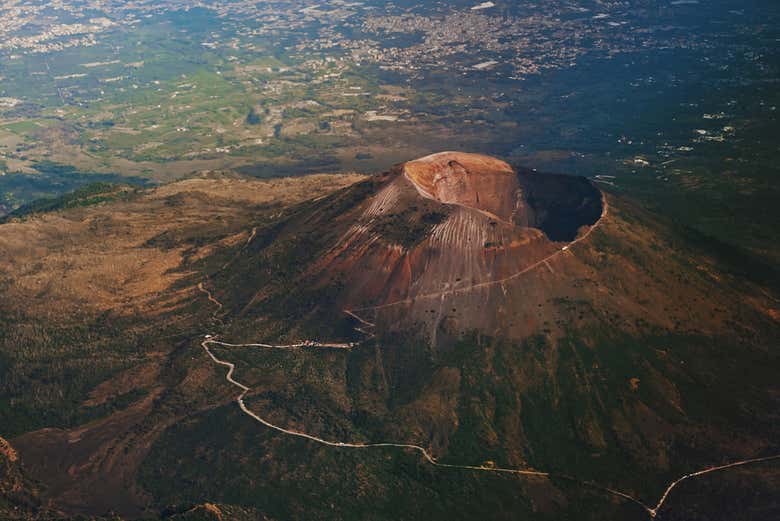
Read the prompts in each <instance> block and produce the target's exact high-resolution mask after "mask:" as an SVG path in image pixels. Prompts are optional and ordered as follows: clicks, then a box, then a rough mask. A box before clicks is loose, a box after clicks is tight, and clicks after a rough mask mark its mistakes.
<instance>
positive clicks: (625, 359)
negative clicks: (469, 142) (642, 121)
mask: <svg viewBox="0 0 780 521" xmlns="http://www.w3.org/2000/svg"><path fill="white" fill-rule="evenodd" d="M63 230H67V231H68V233H67V235H65V234H63ZM63 237H67V239H63ZM39 238H41V239H40V240H39ZM44 239H45V240H44ZM55 239H56V240H59V241H65V240H67V241H68V242H67V244H68V245H72V247H70V246H69V248H67V249H66V250H64V253H63V251H61V250H63V248H60V249H54V251H53V252H52V253H51V254H49V253H47V252H48V250H47V247H51V246H47V245H48V244H49V243H50V242H51V241H53V240H55ZM0 246H2V247H3V248H5V249H6V250H7V252H8V255H5V256H4V257H3V258H7V259H13V261H12V262H10V261H9V262H8V263H7V265H6V266H5V268H4V270H5V271H7V272H9V273H13V274H15V275H14V276H13V280H17V281H20V282H17V283H14V284H12V283H10V282H6V284H8V288H10V289H9V290H8V292H9V295H11V296H13V298H8V299H5V300H4V301H3V302H2V306H3V307H2V308H0V309H2V310H3V314H2V315H0V324H2V325H3V328H5V329H4V330H6V329H7V331H8V333H3V334H0V341H2V342H4V343H3V344H0V345H2V346H3V351H2V352H1V353H2V354H3V356H8V360H11V363H13V364H14V365H13V367H14V371H15V372H16V373H18V374H22V375H26V376H25V378H27V379H28V380H29V381H30V382H32V384H29V385H28V384H27V383H26V382H27V381H28V380H25V379H23V378H21V377H20V378H16V379H13V380H9V382H10V383H9V384H8V385H9V386H15V387H9V389H12V392H14V393H20V394H18V395H17V394H14V395H13V399H12V400H9V401H8V402H7V403H9V404H11V407H9V411H10V412H5V410H4V409H0V414H4V415H6V416H2V418H10V419H11V421H7V423H8V424H10V425H22V426H24V427H16V430H15V431H14V432H12V433H10V434H8V436H7V437H8V438H9V442H10V445H9V446H13V447H14V451H15V452H14V458H17V455H18V461H16V460H15V461H13V462H12V463H13V466H12V467H10V466H9V468H11V469H12V470H13V472H12V473H10V474H9V476H16V475H17V474H16V469H17V468H19V469H22V470H24V471H25V472H29V473H30V474H31V475H32V478H34V479H35V480H37V481H36V483H38V482H40V483H41V487H40V488H39V489H38V488H36V494H37V495H36V497H35V498H34V499H35V501H32V502H31V503H30V504H37V503H40V504H45V505H49V506H50V507H51V508H52V509H53V510H56V511H57V512H65V514H68V515H75V514H85V515H89V516H97V515H102V514H103V513H105V512H106V511H108V510H109V509H114V511H117V510H118V511H119V512H120V513H122V514H124V515H126V516H127V517H129V518H141V517H142V518H149V519H156V518H159V517H165V518H176V519H178V518H182V519H189V518H191V517H188V516H193V515H195V513H204V515H205V513H208V512H212V513H213V512H217V511H218V512H222V513H224V514H225V516H234V518H236V519H263V518H267V519H378V520H380V519H381V520H384V519H387V520H390V519H419V518H421V517H426V518H431V519H448V520H449V519H464V520H466V519H475V518H479V517H484V516H485V515H486V513H489V517H491V518H493V519H507V520H509V519H517V518H518V517H523V518H529V519H592V520H597V519H598V520H600V519H625V520H633V519H646V518H647V516H648V515H654V516H656V517H658V518H660V519H687V520H691V519H702V520H703V519H722V518H724V516H726V517H730V518H733V519H749V518H751V516H752V518H753V519H762V518H767V519H769V518H776V517H777V515H776V514H778V513H780V505H779V504H778V502H777V497H778V495H777V492H778V487H777V483H778V481H777V478H778V472H780V471H778V469H777V464H776V460H772V459H766V458H770V457H774V455H777V454H780V445H778V440H780V427H779V426H780V421H778V420H780V418H778V414H777V411H778V410H780V398H779V397H780V387H779V386H778V380H777V377H776V371H775V368H776V367H778V355H777V349H776V348H777V346H776V339H777V338H778V336H779V335H780V324H778V317H780V311H778V309H777V304H776V302H777V301H776V300H775V295H773V294H772V289H771V287H769V286H768V285H765V284H764V282H763V279H762V278H761V276H760V274H761V273H766V272H767V271H766V270H767V269H768V268H767V269H764V268H762V270H763V271H762V270H758V269H757V270H755V271H753V272H752V273H748V272H746V271H745V270H744V263H743V260H744V257H739V255H736V254H735V253H734V252H733V251H731V250H729V249H728V248H726V247H724V246H723V245H722V244H720V243H717V242H714V241H712V240H710V239H707V238H706V237H702V236H700V235H698V234H696V233H695V232H692V231H690V230H686V229H683V228H680V227H678V226H677V225H676V224H675V223H672V222H669V221H668V220H667V219H665V218H664V216H662V215H656V214H653V213H650V212H648V211H646V210H644V209H643V208H642V207H641V206H639V205H638V204H636V203H634V202H633V201H631V200H630V199H627V198H625V197H623V196H621V195H619V194H616V193H612V192H609V191H606V190H604V191H602V190H600V189H599V188H597V187H596V186H595V185H594V184H593V183H592V182H591V181H590V180H588V179H585V178H582V177H577V176H569V175H556V174H547V173H540V172H536V171H534V170H531V169H526V168H520V167H514V166H512V165H509V164H508V163H506V162H504V161H502V160H500V159H496V158H492V157H487V156H484V155H478V154H468V153H462V152H443V153H439V154H434V155H431V156H427V157H424V158H421V159H417V160H413V161H410V162H407V163H403V164H399V165H397V166H395V167H394V168H392V169H390V170H389V171H387V172H384V173H381V174H377V175H373V176H351V177H350V176H341V177H330V176H315V177H313V178H302V179H292V180H290V179H286V180H276V181H251V180H247V179H240V178H234V177H227V178H226V177H220V176H216V177H214V178H203V179H193V180H187V181H182V182H180V183H174V184H172V185H168V186H163V187H159V188H155V189H150V190H145V191H143V192H139V193H137V194H134V195H133V196H132V197H128V198H126V199H122V200H117V201H115V202H111V203H107V204H103V205H98V206H84V207H83V208H72V209H69V210H64V211H62V212H61V213H58V214H54V215H51V216H49V215H45V216H40V217H34V218H30V220H29V221H25V222H14V223H10V224H7V225H2V227H0ZM85 252H88V253H85ZM101 257H104V258H106V259H110V262H104V263H99V264H96V263H95V262H94V259H95V258H101ZM40 259H46V260H47V262H41V261H40ZM735 259H736V262H735ZM57 263H61V264H62V266H67V272H68V276H67V277H62V276H60V273H59V272H57V271H56V270H55V271H53V272H48V271H41V270H44V268H46V267H47V266H48V265H49V264H52V265H54V266H58V265H60V264H57ZM116 266H120V267H123V268H122V269H116V268H115V267H116ZM139 266H142V267H143V268H140V267H139ZM751 266H759V267H760V266H762V265H761V264H760V263H753V264H751ZM101 270H102V271H101ZM769 271H771V269H770V270H769ZM3 280H5V279H3ZM41 281H46V282H47V283H46V284H41ZM72 309H78V310H79V314H78V316H77V317H75V318H74V317H73V314H72V313H70V312H67V313H66V310H72ZM5 317H9V318H5ZM41 317H43V318H41ZM41 338H43V339H44V340H40V339H41ZM204 339H205V340H204ZM41 342H44V343H45V345H47V346H53V347H52V352H53V353H54V354H53V355H49V354H47V352H46V351H45V350H36V349H30V348H29V347H28V346H30V345H38V344H39V343H41ZM20 346H21V347H20ZM114 352H117V353H118V354H117V356H108V354H109V353H114ZM5 353H10V354H9V355H6V354H5ZM16 353H19V354H18V355H17V354H16ZM120 355H121V356H120ZM47 357H48V358H47ZM4 360H6V359H5V358H0V362H3V363H5V362H4ZM71 361H72V362H71ZM87 364H91V365H90V367H92V366H96V367H98V368H99V370H90V371H84V370H82V368H83V367H85V366H86V365H87ZM3 367H4V366H2V365H0V373H2V371H4V370H5V369H3ZM58 371H59V372H58ZM62 382H67V383H68V387H65V384H63V383H62ZM33 384H34V385H33ZM28 387H29V392H28V391H26V389H28ZM18 389H22V391H18ZM62 389H68V390H69V391H68V393H65V392H63V391H62ZM74 389H75V390H74ZM44 391H45V392H44ZM9 392H10V391H9ZM24 393H27V394H24ZM237 400H238V404H237V403H236V401H237ZM42 404H43V405H42ZM51 404H55V405H57V407H56V408H55V407H54V406H53V405H51ZM44 405H45V406H46V408H44ZM30 411H32V412H30ZM36 411H37V412H36ZM40 411H43V412H41V413H40V414H38V412H40ZM51 411H57V413H56V415H54V414H53V413H51ZM33 413H35V414H33ZM44 413H45V414H44ZM19 418H23V421H21V420H19ZM52 418H53V419H52ZM14 422H15V423H14ZM4 434H6V433H4ZM4 437H6V436H4ZM328 440H329V442H328V443H323V441H328ZM369 447H370V448H369ZM423 456H424V457H423ZM9 461H10V459H9ZM735 462H752V463H750V464H748V463H745V466H732V464H733V463H735ZM773 462H774V463H773ZM9 465H10V463H9ZM491 469H494V470H495V471H493V470H491ZM499 469H500V470H499ZM702 469H721V470H717V471H708V472H706V473H703V474H700V472H701V471H702ZM506 470H523V471H524V472H525V473H515V472H505V471H506ZM9 472H10V471H9ZM19 472H21V470H20V471H19ZM683 476H689V477H687V478H685V479H684V480H683V481H678V480H679V479H680V478H681V477H683ZM24 479H27V478H24ZM20 480H21V481H20ZM7 481H8V482H9V483H11V482H12V481H13V483H16V482H20V483H21V482H24V480H22V478H21V477H20V478H19V479H16V478H15V477H14V478H13V480H12V479H11V478H9V479H8V480H7ZM675 483H679V486H677V485H674V486H672V488H671V489H670V484H675ZM0 492H1V491H0ZM3 497H4V496H2V495H0V499H2V498H3ZM660 498H662V499H660ZM20 505H23V506H24V505H27V503H20ZM20 508H21V507H20ZM25 508H27V506H25ZM29 508H33V507H32V506H31V507H29ZM215 509H216V510H215ZM1 511H2V510H0V512H1ZM65 514H63V515H65ZM58 515H59V514H58ZM215 515H216V514H215ZM155 516H157V517H155ZM171 516H173V517H171ZM242 516H243V517H242Z"/></svg>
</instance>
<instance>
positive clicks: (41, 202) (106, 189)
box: [0, 182, 135, 223]
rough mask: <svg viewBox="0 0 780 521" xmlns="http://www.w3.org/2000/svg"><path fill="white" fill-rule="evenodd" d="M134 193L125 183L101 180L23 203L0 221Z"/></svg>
mask: <svg viewBox="0 0 780 521" xmlns="http://www.w3.org/2000/svg"><path fill="white" fill-rule="evenodd" d="M134 193H135V189H133V188H131V187H129V186H126V185H115V184H111V183H101V182H98V183H91V184H88V185H86V186H83V187H81V188H78V189H77V190H74V191H73V192H69V193H67V194H65V195H61V196H59V197H54V198H45V199H38V200H36V201H33V202H31V203H28V204H25V205H23V206H21V207H19V208H17V209H16V210H14V211H12V212H10V213H9V214H8V215H6V216H5V217H2V218H0V223H2V222H6V221H9V220H11V219H19V218H23V217H29V216H31V215H36V214H40V213H47V212H54V211H57V210H65V209H67V208H75V207H83V206H94V205H96V204H101V203H106V202H110V201H117V200H120V199H124V200H127V199H128V198H130V197H131V196H132V195H133V194H134Z"/></svg>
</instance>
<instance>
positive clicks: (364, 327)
mask: <svg viewBox="0 0 780 521" xmlns="http://www.w3.org/2000/svg"><path fill="white" fill-rule="evenodd" d="M602 201H603V209H604V210H603V212H602V215H601V217H600V218H599V220H598V221H596V222H595V223H594V224H593V225H592V226H591V227H590V228H589V229H588V230H587V231H586V232H585V233H584V234H583V235H582V236H580V237H578V238H576V239H575V240H574V241H572V242H570V243H569V244H567V245H566V246H564V247H562V248H561V249H560V250H557V251H555V252H554V253H552V254H551V255H549V256H547V257H545V258H543V259H541V260H539V261H537V262H535V263H533V264H531V265H530V266H527V267H526V268H524V269H523V270H521V271H519V272H517V273H515V274H513V275H510V276H508V277H505V278H503V279H497V280H491V281H487V282H482V283H477V284H473V285H470V286H466V287H462V288H455V289H449V290H444V291H441V292H436V293H430V294H425V295H418V296H416V297H414V298H407V299H402V300H398V301H395V302H391V303H387V304H382V305H379V306H372V307H365V308H360V309H352V310H346V309H345V310H344V313H346V314H347V315H349V316H351V317H352V318H354V319H355V320H357V321H358V322H359V323H360V326H358V327H355V330H356V331H358V332H360V333H362V334H363V335H364V339H363V340H361V341H360V342H350V343H335V342H320V341H317V340H304V341H300V342H298V343H295V344H265V343H249V344H235V343H228V342H222V341H220V340H217V339H216V338H215V337H214V336H212V335H206V336H205V337H204V339H203V341H202V342H201V346H202V347H203V349H204V351H205V352H206V354H207V355H208V356H209V358H211V360H212V361H213V362H214V363H215V364H217V365H220V366H223V367H226V368H227V373H226V374H225V380H226V381H227V382H228V383H230V384H231V385H233V386H235V387H237V388H238V389H239V390H240V391H241V392H240V394H239V395H238V396H237V397H236V402H237V403H238V406H239V408H240V409H241V411H242V412H243V413H244V414H246V415H247V416H249V417H250V418H252V419H253V420H255V421H257V422H258V423H260V424H262V425H264V426H265V427H268V428H269V429H272V430H274V431H277V432H279V433H281V434H284V435H287V436H293V437H297V438H303V439H306V440H309V441H312V442H314V443H318V444H320V445H325V446H328V447H334V448H346V449H377V448H395V449H401V450H409V451H413V452H417V453H419V454H420V455H421V456H422V457H423V458H424V459H425V460H426V461H427V462H428V463H430V464H431V465H433V466H435V467H438V468H443V469H453V470H464V471H474V472H490V473H499V474H513V475H519V476H536V477H545V478H550V479H559V480H566V481H570V482H574V483H577V484H579V485H582V486H586V487H589V488H593V489H597V490H600V491H602V492H605V493H608V494H611V495H613V496H616V497H619V498H621V499H624V500H627V501H630V502H632V503H635V504H636V505H638V506H640V507H642V509H643V510H644V511H645V512H646V513H647V514H648V515H649V516H650V517H651V518H655V517H656V516H657V515H658V514H659V512H660V511H661V509H662V507H663V505H664V503H665V502H666V500H667V499H668V497H669V495H670V493H671V492H672V490H674V488H675V487H677V486H678V485H679V484H680V483H682V482H684V481H686V480H688V479H692V478H695V477H698V476H703V475H705V474H709V473H713V472H721V471H724V470H727V469H732V468H736V467H740V466H744V465H750V464H758V463H762V462H768V461H773V460H780V454H777V455H771V456H765V457H759V458H752V459H746V460H741V461H735V462H731V463H727V464H722V465H716V466H711V467H707V468H704V469H702V470H699V471H696V472H691V473H689V474H685V475H683V476H681V477H679V478H678V479H676V480H674V481H672V482H671V483H670V484H669V485H668V486H667V488H666V489H665V490H664V493H663V494H662V496H661V497H660V499H659V500H658V502H657V503H656V504H655V506H652V507H651V506H649V505H648V504H646V503H644V502H643V501H642V500H640V499H638V498H636V497H634V496H632V495H630V494H628V493H626V492H621V491H619V490H616V489H613V488H609V487H605V486H603V485H599V484H598V483H595V482H592V481H587V480H581V479H578V478H574V477H571V476H568V475H565V474H555V473H550V472H545V471H540V470H534V469H518V468H505V467H494V466H477V465H459V464H451V463H441V462H439V461H438V460H437V459H436V458H435V457H434V456H433V455H432V454H431V452H430V451H429V450H428V449H426V448H425V447H422V446H420V445H415V444H411V443H390V442H381V443H359V442H352V441H333V440H326V439H323V438H320V437H318V436H315V435H312V434H308V433H305V432H300V431H296V430H292V429H287V428H285V427H281V426H279V425H276V424H274V423H271V422H270V421H268V420H266V419H265V418H263V417H262V416H260V415H258V414H257V413H255V412H253V411H252V410H251V409H249V407H247V405H246V402H245V398H246V397H247V395H248V394H249V393H250V392H251V391H252V389H251V388H250V387H249V386H247V385H245V384H243V383H241V382H239V381H238V380H236V379H235V378H234V373H235V370H236V366H235V364H234V363H232V362H229V361H227V360H222V359H220V358H219V357H217V356H216V355H215V354H214V352H213V351H212V349H211V348H210V346H220V347H223V348H259V349H282V350H300V349H335V350H341V351H348V350H351V349H353V348H355V347H357V346H359V345H360V344H361V343H364V342H366V341H367V340H369V339H371V338H373V337H374V336H375V335H374V333H373V331H372V330H373V329H374V328H375V324H373V323H372V322H370V321H368V320H366V319H364V318H362V317H360V316H359V315H358V314H357V313H356V311H368V310H377V309H383V308H387V307H391V306H396V305H400V304H408V303H411V302H412V301H414V300H416V299H424V298H439V297H444V296H446V295H450V294H454V293H460V292H466V291H471V290H474V289H478V288H484V287H488V286H492V285H496V284H503V283H504V282H507V281H509V280H512V279H515V278H517V277H520V276H522V275H523V274H525V273H528V272H529V271H531V270H533V269H535V268H538V267H539V266H542V265H546V266H547V268H548V269H550V271H552V268H551V267H550V265H549V264H548V261H550V260H551V259H553V258H555V257H556V256H558V255H562V254H564V253H566V252H570V253H571V247H572V246H575V245H576V244H577V243H579V242H581V241H583V240H585V239H587V238H588V237H589V236H590V234H591V233H592V232H593V230H595V229H596V228H597V227H598V226H600V225H601V224H602V222H603V221H604V219H605V218H606V217H607V215H608V211H609V207H608V204H607V200H606V197H605V196H603V194H602ZM255 234H256V229H253V230H252V233H251V235H250V236H249V238H248V240H247V242H246V244H245V245H244V247H243V248H242V250H241V251H243V250H244V249H246V247H247V246H248V245H249V243H250V242H251V241H252V239H254V237H255ZM239 253H240V252H239ZM228 264H230V263H228ZM228 264H226V265H225V267H227V265H228ZM198 289H199V290H200V291H201V292H202V293H204V294H205V295H206V296H207V298H208V300H209V301H210V302H211V303H212V304H214V305H215V306H216V308H217V309H216V310H215V311H214V313H213V315H212V318H216V317H217V315H218V314H219V313H220V311H222V309H223V305H222V303H221V302H219V300H217V299H216V298H215V297H214V296H213V294H212V293H211V292H210V291H209V290H208V289H206V287H205V286H204V284H203V283H202V282H201V283H200V284H198Z"/></svg>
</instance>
